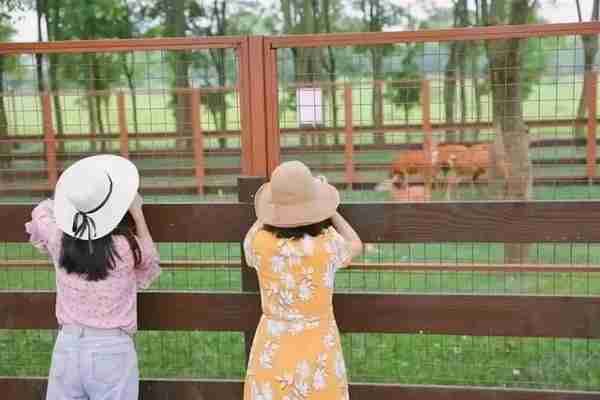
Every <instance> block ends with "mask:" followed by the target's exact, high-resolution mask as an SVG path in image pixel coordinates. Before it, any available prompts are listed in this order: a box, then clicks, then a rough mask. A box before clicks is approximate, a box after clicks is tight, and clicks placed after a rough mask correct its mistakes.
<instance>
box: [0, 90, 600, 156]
mask: <svg viewBox="0 0 600 400" xmlns="http://www.w3.org/2000/svg"><path fill="white" fill-rule="evenodd" d="M182 90H183V89H182ZM188 90H191V89H188ZM203 90H204V89H203ZM599 121H600V120H599ZM587 123H588V120H587V119H572V118H571V119H568V118H567V119H544V120H529V121H525V124H526V125H527V126H528V127H529V128H560V127H573V126H585V125H586V124H587ZM352 128H353V130H354V131H356V132H357V133H361V132H363V133H364V132H371V131H373V130H375V129H376V130H377V131H381V132H394V133H395V132H411V133H412V132H421V131H422V130H423V127H422V125H421V124H408V125H407V124H385V125H383V126H381V127H377V128H376V127H374V126H371V125H353V127H352ZM492 128H493V125H492V123H491V122H485V121H483V122H465V123H452V124H448V123H432V124H431V130H432V131H447V130H452V129H455V130H461V129H463V130H471V129H492ZM345 129H346V128H345V127H344V126H340V127H302V128H281V134H283V135H297V134H302V135H320V134H325V133H329V134H331V133H343V132H344V130H345ZM203 133H204V135H206V136H211V137H213V136H214V137H239V136H240V134H241V131H239V130H226V131H215V130H205V131H204V132H203ZM131 138H132V139H138V140H159V139H165V140H167V139H178V140H181V139H185V140H192V139H193V138H192V137H190V136H178V135H177V133H176V132H139V133H132V134H131ZM41 139H43V136H42V135H38V134H26V133H20V134H19V136H16V135H11V136H8V137H3V138H0V142H8V143H31V142H36V141H38V140H41ZM87 139H89V140H94V141H109V140H118V139H119V135H118V134H117V133H107V134H103V135H91V134H84V133H67V134H66V135H63V136H58V137H57V138H56V141H57V142H59V141H71V140H87ZM546 140H548V139H546ZM550 140H551V139H550ZM562 140H566V141H568V142H581V143H582V144H585V143H586V139H585V138H576V139H562ZM535 142H537V140H533V141H532V143H531V144H532V146H535V144H534V143H535Z"/></svg>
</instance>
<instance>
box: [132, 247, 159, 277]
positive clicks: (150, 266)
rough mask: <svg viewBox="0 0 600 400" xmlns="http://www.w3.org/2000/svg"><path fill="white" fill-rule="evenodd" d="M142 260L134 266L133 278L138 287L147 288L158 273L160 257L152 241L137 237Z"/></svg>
mask: <svg viewBox="0 0 600 400" xmlns="http://www.w3.org/2000/svg"><path fill="white" fill-rule="evenodd" d="M137 240H138V244H139V245H140V252H141V254H142V262H141V263H140V265H138V266H137V267H135V269H134V271H135V279H136V281H137V287H138V289H146V288H148V287H149V286H150V285H151V284H152V282H153V281H154V280H155V279H156V278H158V276H159V275H160V257H159V254H158V251H157V250H156V246H155V245H154V242H152V241H150V240H145V239H140V238H138V239H137Z"/></svg>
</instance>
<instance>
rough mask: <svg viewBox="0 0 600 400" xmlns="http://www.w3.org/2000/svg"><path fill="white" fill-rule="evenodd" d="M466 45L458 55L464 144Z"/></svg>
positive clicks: (463, 44)
mask: <svg viewBox="0 0 600 400" xmlns="http://www.w3.org/2000/svg"><path fill="white" fill-rule="evenodd" d="M466 49H467V47H466V45H465V43H461V45H460V50H461V51H460V52H459V54H458V59H459V60H460V61H459V63H458V76H459V82H460V124H461V128H460V139H459V141H460V142H461V143H462V142H464V141H465V124H466V123H467V90H466V87H465V86H466V82H465V81H466V70H467V59H466V58H467V54H466Z"/></svg>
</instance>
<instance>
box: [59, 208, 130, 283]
mask: <svg viewBox="0 0 600 400" xmlns="http://www.w3.org/2000/svg"><path fill="white" fill-rule="evenodd" d="M117 235H118V236H124V237H125V239H127V242H128V243H129V247H130V248H131V252H132V253H133V259H134V263H135V266H138V265H139V264H140V263H141V261H142V254H141V250H140V246H139V244H138V242H137V240H136V238H135V224H134V223H133V218H132V217H131V215H130V214H129V212H128V213H127V214H125V216H124V217H123V219H122V220H121V222H120V223H119V225H117V227H116V228H115V229H114V230H113V231H112V232H111V233H110V234H109V235H106V236H104V237H102V238H99V239H96V240H92V242H91V246H92V251H90V243H89V242H88V241H87V240H84V239H76V238H74V237H72V236H69V235H67V234H63V237H62V248H61V252H60V266H61V267H62V268H64V269H65V270H66V271H67V273H68V274H78V275H82V276H84V277H85V279H86V280H88V281H101V280H103V279H106V278H107V277H108V271H109V270H111V269H114V268H115V262H116V260H120V259H121V257H120V256H119V254H118V253H117V252H116V250H115V247H114V242H113V238H114V236H117Z"/></svg>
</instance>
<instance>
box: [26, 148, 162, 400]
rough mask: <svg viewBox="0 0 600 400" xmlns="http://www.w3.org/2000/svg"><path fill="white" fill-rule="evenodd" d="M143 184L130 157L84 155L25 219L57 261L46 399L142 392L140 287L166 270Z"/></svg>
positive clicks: (122, 397) (121, 397)
mask: <svg viewBox="0 0 600 400" xmlns="http://www.w3.org/2000/svg"><path fill="white" fill-rule="evenodd" d="M138 186H139V175H138V172H137V169H136V168H135V166H134V165H133V164H132V163H130V162H129V161H128V160H126V159H123V158H121V157H117V156H109V155H101V156H94V157H89V158H86V159H83V160H81V161H79V162H77V163H75V164H74V165H73V166H71V167H70V168H69V169H67V170H66V171H65V172H64V173H63V175H62V176H61V178H60V180H59V182H58V183H57V186H56V190H55V195H54V200H45V201H43V202H42V203H40V204H39V205H38V206H37V207H36V208H35V209H34V210H33V213H32V220H31V221H30V222H28V223H27V224H26V230H27V232H28V233H29V235H30V241H31V242H32V243H33V244H34V245H35V246H36V247H37V248H38V249H40V250H42V251H44V252H46V253H48V255H49V257H50V258H51V259H52V261H53V263H54V265H55V267H56V268H55V269H56V289H57V293H56V318H57V319H58V323H59V325H60V332H59V335H58V337H57V341H56V344H55V348H54V352H53V355H52V365H51V368H50V376H49V380H48V392H47V397H46V399H48V400H59V399H60V400H67V399H90V400H94V399H103V400H104V399H106V400H108V399H114V400H129V399H137V398H138V385H139V372H138V366H137V354H136V351H135V347H134V343H133V340H132V336H133V334H134V333H135V332H136V329H137V302H136V300H137V296H136V293H137V290H138V289H141V288H146V287H148V286H149V285H150V284H151V283H152V281H153V280H154V279H156V277H157V276H158V275H159V273H160V267H159V257H158V253H157V251H156V248H155V246H154V243H153V241H152V237H151V236H150V232H149V230H148V227H147V225H146V221H145V218H144V214H143V212H142V199H141V198H140V197H139V195H137V191H138ZM131 221H133V222H134V225H135V228H134V229H135V230H134V229H132V228H133V227H131V225H130V223H129V222H131ZM134 231H135V234H134Z"/></svg>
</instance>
